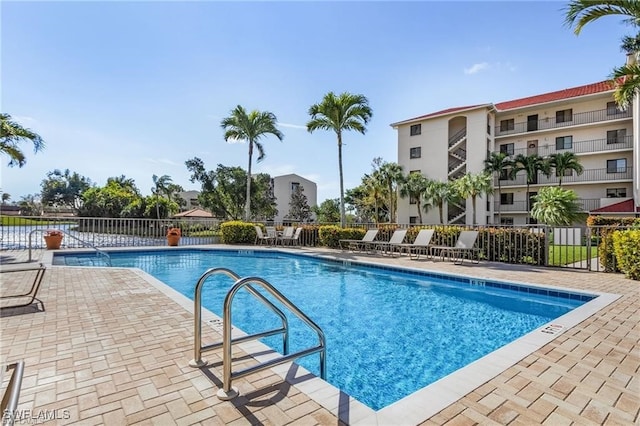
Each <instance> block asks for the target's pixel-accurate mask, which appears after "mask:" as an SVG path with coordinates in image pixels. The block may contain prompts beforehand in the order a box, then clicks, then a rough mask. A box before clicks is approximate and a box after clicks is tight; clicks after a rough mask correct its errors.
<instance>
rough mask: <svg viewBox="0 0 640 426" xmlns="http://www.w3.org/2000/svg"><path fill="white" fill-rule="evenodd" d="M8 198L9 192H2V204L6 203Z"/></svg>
mask: <svg viewBox="0 0 640 426" xmlns="http://www.w3.org/2000/svg"><path fill="white" fill-rule="evenodd" d="M10 199H11V194H9V193H8V192H3V193H2V204H5V203H8V202H9V200H10Z"/></svg>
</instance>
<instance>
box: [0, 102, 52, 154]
mask: <svg viewBox="0 0 640 426" xmlns="http://www.w3.org/2000/svg"><path fill="white" fill-rule="evenodd" d="M23 141H31V143H33V151H34V152H38V151H41V150H42V149H43V148H44V141H43V140H42V138H41V137H40V135H38V134H37V133H35V132H34V131H32V130H30V129H26V128H24V127H22V126H21V125H20V124H18V123H16V122H15V121H12V120H11V116H10V115H9V114H4V113H0V153H2V154H5V155H8V156H9V166H11V167H13V166H15V165H17V166H18V167H22V166H24V165H25V163H26V162H27V159H26V157H25V156H24V153H23V152H22V150H21V149H20V148H19V147H18V144H19V143H20V142H23Z"/></svg>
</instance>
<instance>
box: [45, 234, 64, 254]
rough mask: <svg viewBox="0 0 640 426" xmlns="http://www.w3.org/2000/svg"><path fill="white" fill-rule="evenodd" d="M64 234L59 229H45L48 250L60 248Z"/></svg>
mask: <svg viewBox="0 0 640 426" xmlns="http://www.w3.org/2000/svg"><path fill="white" fill-rule="evenodd" d="M63 235H64V234H63V233H62V231H60V230H59V229H47V230H46V231H44V242H45V243H46V244H47V250H57V249H59V248H60V245H61V244H62V237H63Z"/></svg>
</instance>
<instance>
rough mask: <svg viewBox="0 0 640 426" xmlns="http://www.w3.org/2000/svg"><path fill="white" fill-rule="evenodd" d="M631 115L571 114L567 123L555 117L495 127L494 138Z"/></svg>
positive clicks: (613, 111) (616, 112)
mask: <svg viewBox="0 0 640 426" xmlns="http://www.w3.org/2000/svg"><path fill="white" fill-rule="evenodd" d="M632 115H633V114H632V111H631V108H628V109H627V110H626V111H619V110H617V109H611V108H607V109H601V110H598V111H587V112H578V113H575V114H572V116H571V120H567V121H556V117H545V118H543V119H541V120H538V121H522V122H519V123H515V124H513V125H511V126H506V127H503V126H497V127H496V136H506V135H515V134H518V133H527V132H535V131H539V130H547V129H555V128H559V127H569V126H577V125H580V124H588V123H598V122H601V121H609V120H619V119H621V118H630V117H632Z"/></svg>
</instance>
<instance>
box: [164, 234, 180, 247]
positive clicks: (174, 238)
mask: <svg viewBox="0 0 640 426" xmlns="http://www.w3.org/2000/svg"><path fill="white" fill-rule="evenodd" d="M179 242H180V235H171V234H169V235H167V244H169V245H170V246H177V245H178V243H179Z"/></svg>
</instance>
